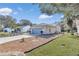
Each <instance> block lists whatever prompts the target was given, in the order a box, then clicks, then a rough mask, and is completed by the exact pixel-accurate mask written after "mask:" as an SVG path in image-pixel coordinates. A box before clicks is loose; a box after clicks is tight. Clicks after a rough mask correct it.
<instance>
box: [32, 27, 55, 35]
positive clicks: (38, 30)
mask: <svg viewBox="0 0 79 59" xmlns="http://www.w3.org/2000/svg"><path fill="white" fill-rule="evenodd" d="M41 31H43V33H42V34H53V33H55V32H56V28H55V27H52V28H39V27H38V28H31V34H37V35H41Z"/></svg>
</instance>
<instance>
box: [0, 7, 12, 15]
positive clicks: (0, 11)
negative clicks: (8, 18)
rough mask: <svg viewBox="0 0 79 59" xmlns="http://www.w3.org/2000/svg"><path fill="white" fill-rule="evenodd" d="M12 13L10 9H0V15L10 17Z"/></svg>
mask: <svg viewBox="0 0 79 59" xmlns="http://www.w3.org/2000/svg"><path fill="white" fill-rule="evenodd" d="M11 13H12V9H10V8H0V15H10V14H11Z"/></svg>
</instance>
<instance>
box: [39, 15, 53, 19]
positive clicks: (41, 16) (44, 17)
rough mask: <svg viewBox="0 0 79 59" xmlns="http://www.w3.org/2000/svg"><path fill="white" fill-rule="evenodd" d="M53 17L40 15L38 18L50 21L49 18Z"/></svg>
mask: <svg viewBox="0 0 79 59" xmlns="http://www.w3.org/2000/svg"><path fill="white" fill-rule="evenodd" d="M52 17H53V16H49V15H46V14H42V15H40V16H39V17H38V18H39V19H50V18H52Z"/></svg>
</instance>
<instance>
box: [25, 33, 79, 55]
mask: <svg viewBox="0 0 79 59" xmlns="http://www.w3.org/2000/svg"><path fill="white" fill-rule="evenodd" d="M62 44H64V47H62ZM26 55H28V56H77V55H79V37H77V36H73V35H70V34H68V33H66V34H64V35H63V36H61V37H59V38H57V39H55V40H53V41H52V42H50V43H48V44H46V45H44V46H41V47H39V48H37V49H35V50H33V51H31V52H29V53H26Z"/></svg>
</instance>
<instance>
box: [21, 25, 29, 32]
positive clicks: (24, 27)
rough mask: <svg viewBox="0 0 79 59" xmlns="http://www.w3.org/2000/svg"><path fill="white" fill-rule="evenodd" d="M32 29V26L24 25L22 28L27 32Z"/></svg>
mask: <svg viewBox="0 0 79 59" xmlns="http://www.w3.org/2000/svg"><path fill="white" fill-rule="evenodd" d="M29 30H30V26H23V27H22V28H21V32H27V31H29Z"/></svg>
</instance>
